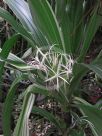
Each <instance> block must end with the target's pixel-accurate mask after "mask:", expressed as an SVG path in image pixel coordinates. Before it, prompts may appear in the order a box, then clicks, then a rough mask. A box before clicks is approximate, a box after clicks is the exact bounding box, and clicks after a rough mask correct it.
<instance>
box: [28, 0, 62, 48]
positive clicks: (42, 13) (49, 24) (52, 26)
mask: <svg viewBox="0 0 102 136" xmlns="http://www.w3.org/2000/svg"><path fill="white" fill-rule="evenodd" d="M28 2H29V7H30V10H31V14H32V17H33V21H34V24H35V25H36V26H37V27H38V28H40V30H41V31H42V32H43V34H44V36H45V37H46V38H47V40H48V43H49V44H52V45H54V44H55V45H56V46H57V47H59V48H61V49H63V40H62V38H61V32H60V28H59V26H58V23H57V20H56V17H55V15H54V13H53V11H52V9H51V7H50V5H49V3H48V2H47V0H43V1H41V0H28Z"/></svg>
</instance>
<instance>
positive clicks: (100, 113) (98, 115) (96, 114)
mask: <svg viewBox="0 0 102 136" xmlns="http://www.w3.org/2000/svg"><path fill="white" fill-rule="evenodd" d="M78 107H80V108H81V110H82V111H83V113H84V115H85V116H87V118H86V119H87V120H88V121H90V122H91V123H92V125H91V127H92V128H91V129H94V132H95V131H96V133H97V136H102V120H101V119H102V110H99V109H98V108H95V107H94V106H89V105H84V104H78ZM95 136H96V135H95Z"/></svg>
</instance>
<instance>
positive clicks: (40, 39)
mask: <svg viewBox="0 0 102 136" xmlns="http://www.w3.org/2000/svg"><path fill="white" fill-rule="evenodd" d="M5 2H6V3H7V5H8V6H9V7H10V8H11V10H12V11H13V12H14V14H15V15H16V16H17V18H18V19H19V20H20V22H21V23H22V25H23V26H24V28H25V29H26V30H27V31H28V32H30V33H31V36H32V37H33V39H34V41H35V43H36V44H37V45H38V46H45V45H48V43H47V40H46V38H45V36H44V35H43V33H42V32H41V31H40V30H39V28H38V27H37V26H36V25H35V24H34V23H33V20H32V16H31V13H30V10H29V6H28V3H27V2H25V1H24V0H5Z"/></svg>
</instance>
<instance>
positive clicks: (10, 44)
mask: <svg viewBox="0 0 102 136" xmlns="http://www.w3.org/2000/svg"><path fill="white" fill-rule="evenodd" d="M18 38H19V35H14V36H12V37H11V38H10V39H8V40H7V41H6V42H5V44H4V45H3V48H2V51H1V52H0V59H2V58H3V59H7V57H8V55H9V53H10V51H11V49H12V48H13V46H14V45H15V43H16V41H17V39H18ZM4 65H5V62H1V65H0V81H1V78H2V73H3V70H4Z"/></svg>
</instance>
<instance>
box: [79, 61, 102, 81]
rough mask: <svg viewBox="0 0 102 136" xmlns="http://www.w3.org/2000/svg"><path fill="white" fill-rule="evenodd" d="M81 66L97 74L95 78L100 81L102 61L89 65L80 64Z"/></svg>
mask: <svg viewBox="0 0 102 136" xmlns="http://www.w3.org/2000/svg"><path fill="white" fill-rule="evenodd" d="M82 65H83V66H85V67H87V68H88V69H90V70H92V71H94V72H95V74H97V76H98V77H99V78H101V79H102V59H98V60H97V61H94V62H93V63H91V64H84V63H82Z"/></svg>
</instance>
